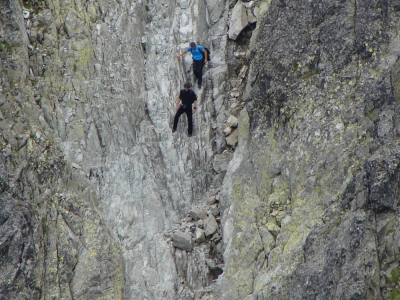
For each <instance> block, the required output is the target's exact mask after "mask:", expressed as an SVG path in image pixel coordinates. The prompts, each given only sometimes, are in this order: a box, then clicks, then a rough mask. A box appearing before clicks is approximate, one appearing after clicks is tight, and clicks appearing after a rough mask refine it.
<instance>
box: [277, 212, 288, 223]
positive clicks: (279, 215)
mask: <svg viewBox="0 0 400 300" xmlns="http://www.w3.org/2000/svg"><path fill="white" fill-rule="evenodd" d="M285 217H286V213H285V212H284V211H279V212H278V214H277V215H276V221H277V222H279V223H280V222H281V221H282V219H283V218H285Z"/></svg>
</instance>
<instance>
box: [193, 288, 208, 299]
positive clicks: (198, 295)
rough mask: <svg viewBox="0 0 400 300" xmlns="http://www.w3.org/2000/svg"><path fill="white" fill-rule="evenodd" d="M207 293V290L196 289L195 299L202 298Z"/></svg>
mask: <svg viewBox="0 0 400 300" xmlns="http://www.w3.org/2000/svg"><path fill="white" fill-rule="evenodd" d="M205 294H206V291H205V290H195V291H194V298H195V299H201V297H203V296H204V295H205Z"/></svg>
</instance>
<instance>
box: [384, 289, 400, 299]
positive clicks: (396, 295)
mask: <svg viewBox="0 0 400 300" xmlns="http://www.w3.org/2000/svg"><path fill="white" fill-rule="evenodd" d="M387 300H400V291H399V290H398V289H396V290H394V291H391V292H390V294H389V297H388V298H387Z"/></svg>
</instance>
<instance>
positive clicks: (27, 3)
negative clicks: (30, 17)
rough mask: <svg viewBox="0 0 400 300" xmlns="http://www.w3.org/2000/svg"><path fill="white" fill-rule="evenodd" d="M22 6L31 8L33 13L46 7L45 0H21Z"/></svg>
mask: <svg viewBox="0 0 400 300" xmlns="http://www.w3.org/2000/svg"><path fill="white" fill-rule="evenodd" d="M22 3H23V5H24V8H26V9H31V10H33V11H34V13H38V12H39V11H40V10H42V9H44V8H46V1H45V0H22Z"/></svg>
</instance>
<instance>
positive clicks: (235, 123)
mask: <svg viewBox="0 0 400 300" xmlns="http://www.w3.org/2000/svg"><path fill="white" fill-rule="evenodd" d="M226 126H228V127H233V128H235V127H238V118H236V117H235V116H234V115H230V116H229V118H228V120H227V121H226Z"/></svg>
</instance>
